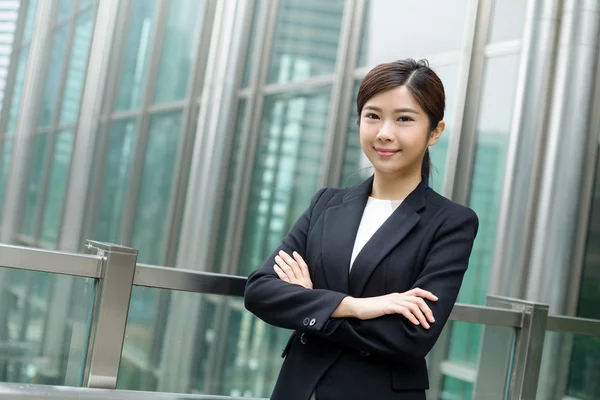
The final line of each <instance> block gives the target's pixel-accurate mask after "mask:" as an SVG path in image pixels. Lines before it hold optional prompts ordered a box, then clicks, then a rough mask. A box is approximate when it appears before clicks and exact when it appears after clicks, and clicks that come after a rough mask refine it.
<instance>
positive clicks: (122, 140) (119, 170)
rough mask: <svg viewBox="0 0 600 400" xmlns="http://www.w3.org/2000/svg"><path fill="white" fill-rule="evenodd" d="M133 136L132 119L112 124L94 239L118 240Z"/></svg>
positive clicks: (131, 156) (128, 175)
mask: <svg viewBox="0 0 600 400" xmlns="http://www.w3.org/2000/svg"><path fill="white" fill-rule="evenodd" d="M134 134H135V121H133V120H120V121H115V122H114V123H113V125H112V127H111V130H110V134H109V141H108V149H107V154H106V165H105V167H104V177H103V181H102V191H101V193H100V205H99V209H98V216H97V219H96V227H95V229H94V237H96V238H98V239H97V240H100V241H104V242H112V243H117V242H119V241H120V237H119V233H120V228H121V219H122V218H121V215H122V213H123V204H124V202H125V196H126V194H127V188H128V187H129V179H130V173H131V172H130V171H131V163H132V162H133V144H134V143H133V140H134Z"/></svg>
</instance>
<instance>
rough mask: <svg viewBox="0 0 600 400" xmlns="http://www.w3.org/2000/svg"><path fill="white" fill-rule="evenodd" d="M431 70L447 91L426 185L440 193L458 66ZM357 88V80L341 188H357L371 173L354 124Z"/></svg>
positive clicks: (452, 65) (453, 116) (450, 132)
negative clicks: (441, 129) (442, 128)
mask: <svg viewBox="0 0 600 400" xmlns="http://www.w3.org/2000/svg"><path fill="white" fill-rule="evenodd" d="M434 70H435V72H436V73H437V74H438V76H439V77H440V79H441V80H442V83H443V84H444V89H445V92H446V113H445V115H444V120H445V121H446V129H445V131H444V133H443V134H442V136H441V138H440V140H439V141H438V142H437V143H436V145H435V146H432V147H430V154H431V165H432V174H431V175H432V177H431V180H430V182H429V183H430V185H431V187H432V188H434V189H435V190H437V191H438V192H441V191H442V189H443V185H444V178H445V176H446V156H447V154H448V147H449V142H450V137H451V135H452V130H453V126H452V125H453V123H454V120H455V115H454V113H455V112H456V111H455V110H456V95H457V93H458V65H457V64H450V65H445V66H441V67H436V68H434ZM359 87H360V81H357V82H356V83H355V85H354V95H353V97H352V100H351V102H350V110H351V111H350V120H349V121H348V137H347V141H346V153H345V155H344V165H343V168H342V176H341V181H340V182H341V185H342V186H344V187H347V186H352V185H356V184H358V183H360V182H362V181H363V180H364V179H366V178H368V177H369V176H370V175H372V174H373V166H372V165H371V162H370V161H369V160H368V159H367V157H365V155H364V153H363V151H362V149H361V147H360V140H359V133H358V126H357V125H356V119H357V115H356V97H357V95H358V88H359Z"/></svg>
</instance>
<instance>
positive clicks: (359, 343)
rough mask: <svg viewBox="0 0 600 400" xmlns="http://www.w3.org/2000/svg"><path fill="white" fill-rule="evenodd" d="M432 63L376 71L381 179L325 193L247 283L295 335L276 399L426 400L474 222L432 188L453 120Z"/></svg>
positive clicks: (363, 112) (371, 115) (369, 104)
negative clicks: (434, 151) (438, 153)
mask: <svg viewBox="0 0 600 400" xmlns="http://www.w3.org/2000/svg"><path fill="white" fill-rule="evenodd" d="M444 108H445V94H444V87H443V85H442V82H441V81H440V79H439V77H438V76H437V75H436V74H435V73H434V72H433V71H432V70H431V69H430V68H429V66H428V64H427V62H426V61H419V62H416V61H414V60H411V59H408V60H401V61H396V62H392V63H388V64H383V65H379V66H378V67H376V68H374V69H373V70H371V71H370V72H369V73H368V74H367V76H366V77H365V79H364V80H363V82H362V84H361V86H360V89H359V92H358V98H357V111H358V125H359V131H360V143H361V147H362V149H363V151H364V153H365V155H366V156H367V157H368V159H369V160H370V161H371V163H372V165H373V167H374V174H373V176H372V177H371V178H369V179H368V180H367V181H365V182H364V183H362V184H361V185H359V186H356V187H353V188H347V189H333V188H325V189H321V190H320V191H319V192H317V194H316V195H315V196H314V197H313V199H312V201H311V203H310V206H309V207H308V209H307V210H306V211H305V212H304V214H302V215H301V216H300V218H299V219H298V221H297V222H296V224H295V225H294V226H293V228H292V229H291V230H290V232H289V233H288V235H287V236H286V237H285V238H284V239H283V242H282V244H281V246H280V247H279V248H278V249H277V250H276V251H275V252H274V253H273V255H272V256H271V257H270V258H269V259H268V260H267V261H266V262H265V264H264V265H263V266H262V267H261V268H260V269H259V270H257V271H255V272H254V273H252V274H251V275H250V277H249V278H248V283H247V285H246V293H245V305H246V308H247V309H248V310H250V311H251V312H252V313H254V314H255V315H257V316H258V317H259V318H261V319H263V320H264V321H266V322H267V323H270V324H272V325H275V326H278V327H282V328H287V329H292V330H294V333H293V334H292V337H291V338H290V341H289V342H288V345H287V346H286V349H285V350H284V354H283V356H284V357H286V359H285V361H284V363H283V367H282V369H281V372H280V375H279V378H278V380H277V384H276V385H275V389H274V392H273V395H272V397H271V399H273V400H279V399H285V400H296V399H297V400H308V399H310V398H312V399H316V400H337V399H344V400H351V399H377V400H387V399H390V400H391V399H402V400H412V399H419V400H421V399H425V390H426V389H428V387H429V383H428V377H427V366H426V363H425V356H426V355H427V353H428V352H429V351H430V350H431V348H432V347H433V345H434V344H435V342H436V340H437V338H438V336H439V335H440V333H441V331H442V328H443V326H444V324H445V323H446V321H447V319H448V316H449V315H450V311H451V310H452V307H453V306H454V303H455V301H456V297H457V295H458V292H459V289H460V285H461V282H462V279H463V275H464V273H465V271H466V269H467V264H468V260H469V256H470V253H471V249H472V246H473V241H474V239H475V236H476V234H477V228H478V220H477V216H476V214H475V213H474V212H473V211H472V210H471V209H469V208H467V207H464V206H461V205H458V204H456V203H453V202H451V201H450V200H448V199H446V198H444V197H442V196H441V195H439V194H438V193H436V192H435V191H433V190H432V189H431V188H429V187H428V186H427V180H428V176H429V169H430V161H429V160H430V159H429V151H428V147H429V146H432V145H434V144H435V143H436V142H437V141H438V139H439V137H440V135H441V134H442V131H443V130H444V127H445V123H444V121H443V117H444Z"/></svg>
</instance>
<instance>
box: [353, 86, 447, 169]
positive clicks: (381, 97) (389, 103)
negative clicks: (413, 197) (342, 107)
mask: <svg viewBox="0 0 600 400" xmlns="http://www.w3.org/2000/svg"><path fill="white" fill-rule="evenodd" d="M443 130H444V122H443V121H440V123H439V124H438V126H437V128H436V129H435V130H434V131H433V132H431V131H430V126H429V118H428V116H427V114H426V113H425V111H423V109H422V108H421V107H420V106H419V105H418V104H417V102H416V101H415V99H414V97H413V95H412V94H411V93H410V91H409V90H408V88H407V87H406V86H398V87H396V88H394V89H390V90H387V91H385V92H381V93H378V94H376V95H375V96H373V97H371V98H370V99H369V100H368V101H367V102H366V103H365V105H364V107H363V109H362V112H361V115H360V144H361V147H362V149H363V151H364V153H365V155H366V156H367V158H368V159H369V160H370V161H371V164H373V167H374V168H375V171H376V172H378V173H383V174H386V175H388V174H390V175H406V174H412V173H419V172H420V170H421V162H422V160H423V156H424V154H425V151H426V150H427V147H428V146H431V145H433V144H435V143H436V142H437V141H438V139H439V137H440V135H441V133H442V131H443Z"/></svg>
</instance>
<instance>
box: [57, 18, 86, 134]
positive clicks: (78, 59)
mask: <svg viewBox="0 0 600 400" xmlns="http://www.w3.org/2000/svg"><path fill="white" fill-rule="evenodd" d="M93 15H94V14H93V13H92V11H91V10H90V11H88V12H86V13H85V14H83V15H81V16H80V17H78V19H77V25H76V26H75V36H74V37H73V47H72V49H71V57H70V59H69V70H68V72H67V78H66V79H67V81H66V86H65V93H64V98H63V104H62V108H61V113H60V124H61V125H65V124H71V123H75V122H76V120H77V115H78V114H79V107H80V105H81V104H80V103H81V95H82V92H83V84H84V82H85V72H86V69H87V64H88V55H89V52H90V46H91V44H92V26H93Z"/></svg>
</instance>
